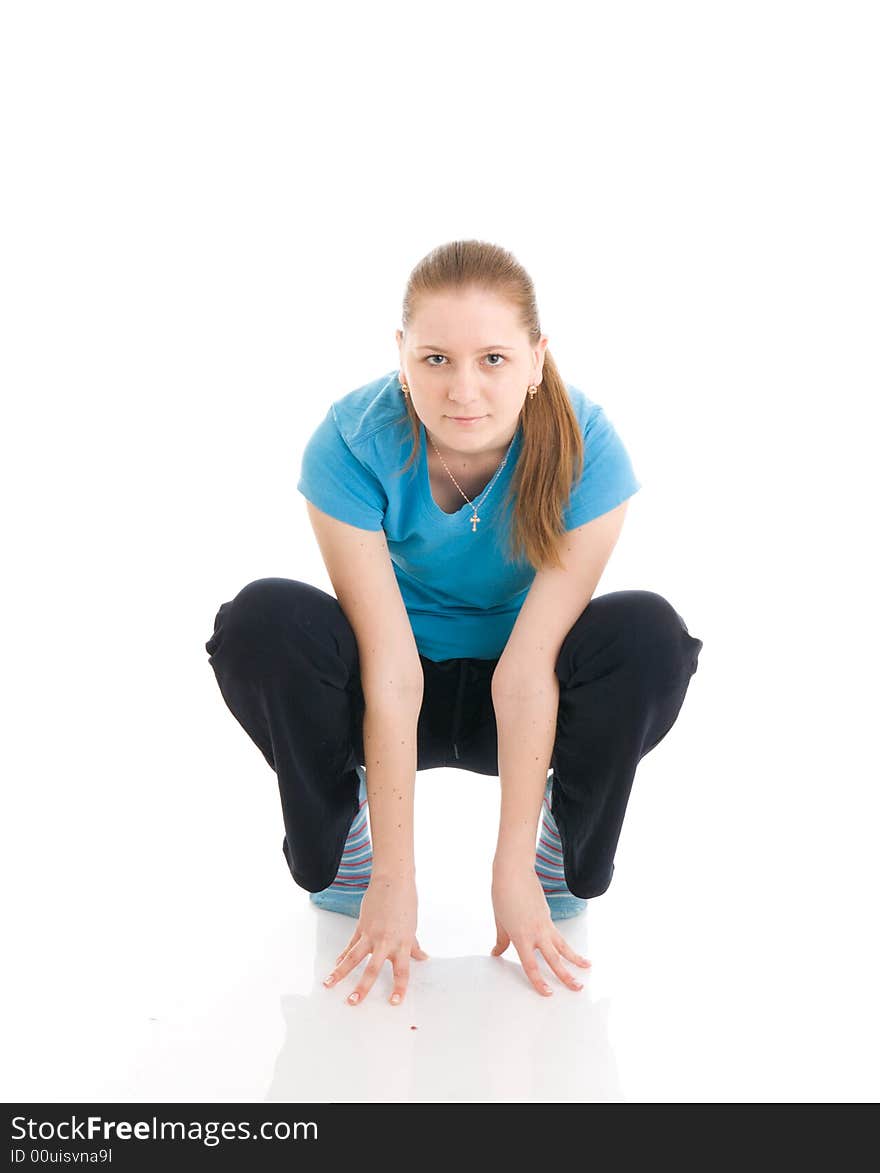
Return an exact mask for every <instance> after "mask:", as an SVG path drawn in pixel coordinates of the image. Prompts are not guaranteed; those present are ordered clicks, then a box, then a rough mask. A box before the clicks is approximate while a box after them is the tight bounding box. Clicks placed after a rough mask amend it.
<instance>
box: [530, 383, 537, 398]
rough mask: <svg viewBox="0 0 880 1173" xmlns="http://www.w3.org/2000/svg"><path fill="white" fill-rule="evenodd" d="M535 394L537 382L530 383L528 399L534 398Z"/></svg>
mask: <svg viewBox="0 0 880 1173" xmlns="http://www.w3.org/2000/svg"><path fill="white" fill-rule="evenodd" d="M537 394H538V385H537V383H532V385H531V386H530V387H529V399H534V398H535V396H536V395H537Z"/></svg>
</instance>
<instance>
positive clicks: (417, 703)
mask: <svg viewBox="0 0 880 1173" xmlns="http://www.w3.org/2000/svg"><path fill="white" fill-rule="evenodd" d="M422 691H423V690H422V685H421V684H412V685H407V686H406V687H404V688H400V689H397V690H395V691H393V692H391V691H389V690H387V689H386V690H383V691H382V692H381V694H380V695H377V696H376V697H374V696H373V695H372V694H371V692H370V690H369V689H367V690H366V692H365V697H364V699H365V708H364V723H363V734H364V758H365V761H364V765H365V768H366V771H367V803H368V806H369V811H370V832H371V835H372V839H373V868H372V872H373V876H374V877H376V878H379V879H382V878H387V879H395V880H396V879H413V878H414V877H415V870H416V865H415V846H414V837H413V822H414V819H413V807H414V801H415V780H416V764H417V740H416V733H417V729H418V721H419V712H420V710H421V707H422Z"/></svg>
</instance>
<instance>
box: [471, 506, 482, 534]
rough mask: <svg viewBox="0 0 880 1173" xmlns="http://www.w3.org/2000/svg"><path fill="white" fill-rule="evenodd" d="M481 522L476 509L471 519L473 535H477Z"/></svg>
mask: <svg viewBox="0 0 880 1173" xmlns="http://www.w3.org/2000/svg"><path fill="white" fill-rule="evenodd" d="M479 520H480V519H479V517H477V511H476V509H475V510H474V515H473V517H472V518H471V533H472V534H475V533H476V532H477V522H478V521H479Z"/></svg>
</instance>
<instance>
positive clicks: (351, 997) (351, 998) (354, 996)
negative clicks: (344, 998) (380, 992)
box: [348, 990, 360, 1002]
mask: <svg viewBox="0 0 880 1173" xmlns="http://www.w3.org/2000/svg"><path fill="white" fill-rule="evenodd" d="M359 997H360V994H359V993H358V992H357V990H355V992H354V993H353V994H349V995H348V1000H349V1002H357V1000H358V998H359Z"/></svg>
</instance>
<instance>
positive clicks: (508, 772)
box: [492, 668, 559, 868]
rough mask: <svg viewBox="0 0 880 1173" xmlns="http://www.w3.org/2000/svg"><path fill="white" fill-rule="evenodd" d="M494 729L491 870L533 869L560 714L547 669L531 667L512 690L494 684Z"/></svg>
mask: <svg viewBox="0 0 880 1173" xmlns="http://www.w3.org/2000/svg"><path fill="white" fill-rule="evenodd" d="M492 703H493V704H494V706H495V722H496V725H497V727H498V771H499V774H500V776H501V819H500V823H499V827H498V843H497V845H496V847H495V861H494V865H493V866H495V867H499V866H500V867H504V866H507V865H510V866H520V865H523V864H526V865H528V867H530V868H532V867H534V864H535V842H536V840H537V837H538V817H539V815H540V813H541V802H542V800H543V797H544V788H545V787H546V785H547V770H548V769H549V766H550V758H551V757H552V754H553V743H554V740H555V736H556V717H557V713H558V710H559V680H558V679H557V676H556V673H555V671H554V670H553V669H552V668H550V669H548V668H543V669H542V668H535V669H533V670H532V671H531V672H529V673H528V675H527V676H523V677H522V678H521V680H520V683H519V684H518V685H517V686H516V688H515V689H514V688H513V686H511V685H504V684H502V683H499V684H498V685H496V683H495V679H494V678H493V681H492Z"/></svg>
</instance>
